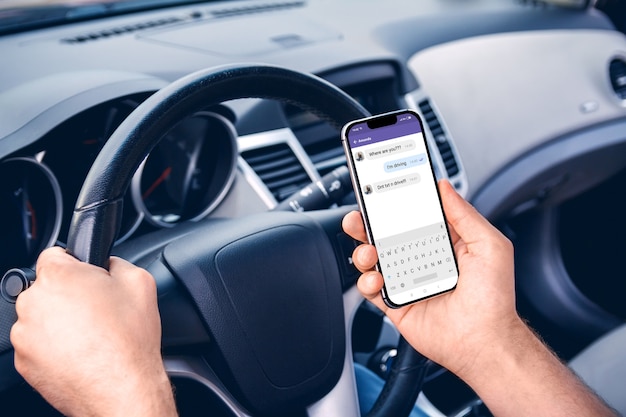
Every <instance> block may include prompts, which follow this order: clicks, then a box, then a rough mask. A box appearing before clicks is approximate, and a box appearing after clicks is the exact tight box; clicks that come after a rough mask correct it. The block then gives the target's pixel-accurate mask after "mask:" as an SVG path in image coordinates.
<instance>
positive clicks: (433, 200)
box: [347, 114, 458, 305]
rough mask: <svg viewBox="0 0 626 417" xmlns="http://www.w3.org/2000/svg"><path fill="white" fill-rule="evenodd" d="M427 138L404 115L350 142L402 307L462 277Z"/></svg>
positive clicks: (392, 289) (363, 127)
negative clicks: (438, 190) (442, 211)
mask: <svg viewBox="0 0 626 417" xmlns="http://www.w3.org/2000/svg"><path fill="white" fill-rule="evenodd" d="M422 135H423V132H422V131H421V127H420V124H419V122H418V120H417V119H416V118H415V116H414V115H412V114H399V115H398V116H397V121H396V123H395V124H392V125H389V126H384V127H379V128H375V129H370V128H369V127H368V126H367V124H366V123H361V124H356V125H354V126H352V127H351V128H350V131H349V132H348V138H347V140H348V141H349V142H350V148H351V152H352V160H353V163H354V167H355V169H356V172H357V177H358V182H359V187H360V188H361V193H362V196H363V202H364V204H365V207H366V211H367V219H368V223H369V228H370V231H371V233H372V236H373V238H374V244H375V245H376V248H377V250H378V257H379V265H380V270H381V273H382V274H383V277H384V278H385V287H386V291H387V296H388V297H389V299H390V300H391V301H392V302H393V303H395V304H399V305H401V304H405V303H407V302H410V301H412V300H414V299H416V298H423V297H428V296H431V295H434V294H437V293H440V292H442V291H445V290H448V289H450V288H453V287H454V286H455V285H456V281H457V276H458V274H457V269H456V265H455V262H454V256H453V253H452V245H451V243H450V238H449V236H448V233H447V228H446V225H445V220H444V217H443V214H442V213H441V205H440V202H439V198H438V196H437V190H436V186H437V184H436V180H435V178H434V176H433V174H432V170H431V168H430V165H429V161H428V152H427V150H426V142H425V140H424V139H423V136H422Z"/></svg>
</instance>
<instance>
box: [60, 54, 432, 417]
mask: <svg viewBox="0 0 626 417" xmlns="http://www.w3.org/2000/svg"><path fill="white" fill-rule="evenodd" d="M240 98H263V99H274V100H278V101H282V102H286V103H290V104H293V105H295V106H298V107H301V108H303V109H306V110H309V111H311V112H313V113H315V114H317V115H319V116H321V117H322V118H324V119H326V120H327V121H329V122H330V123H331V124H333V125H334V126H336V127H337V128H340V127H341V126H343V124H345V123H347V122H348V121H350V120H353V119H357V118H362V117H365V116H368V115H369V113H368V111H367V110H366V109H365V108H363V107H362V106H361V105H360V104H358V103H357V102H356V101H354V100H353V99H352V98H351V97H350V96H348V95H347V94H345V93H344V92H343V91H341V90H340V89H338V88H337V87H335V86H333V85H332V84H330V83H328V82H326V81H324V80H322V79H320V78H318V77H315V76H312V75H309V74H304V73H301V72H297V71H293V70H289V69H285V68H281V67H276V66H270V65H258V64H247V65H230V66H223V67H216V68H209V69H206V70H202V71H198V72H196V73H193V74H190V75H188V76H186V77H183V78H181V79H179V80H177V81H175V82H174V83H172V84H170V85H168V86H167V87H165V88H163V89H162V90H160V91H158V92H157V93H155V94H154V95H152V96H151V97H150V98H148V99H147V100H146V101H145V102H144V103H142V104H141V105H140V106H139V107H138V108H137V109H136V110H135V111H134V112H133V113H132V114H131V115H130V116H129V117H128V118H127V119H126V120H125V121H124V122H123V123H122V124H121V125H120V126H119V128H118V129H117V130H116V131H115V132H114V133H113V135H112V136H111V137H110V138H109V140H108V141H107V143H106V144H105V146H104V147H103V149H102V151H101V152H100V154H99V155H98V157H97V159H96V161H95V162H94V164H93V166H92V168H91V170H90V171H89V173H88V175H87V177H86V179H85V182H84V184H83V187H82V189H81V192H80V195H79V197H78V200H77V203H76V208H75V209H74V214H73V217H72V222H71V225H70V230H69V235H68V243H67V248H66V250H67V252H68V253H69V254H71V255H73V256H74V257H76V258H78V259H79V260H81V261H84V262H88V263H90V264H93V265H96V266H100V267H104V268H107V269H108V259H109V257H110V254H111V249H112V246H113V242H114V241H115V237H116V234H117V231H118V228H119V224H120V220H121V214H122V200H123V196H124V193H125V192H126V190H127V189H128V187H129V185H130V182H131V179H132V176H133V173H134V172H135V171H136V169H137V168H138V167H139V165H140V163H141V162H142V161H143V159H144V158H145V157H146V156H147V155H148V154H149V152H150V151H151V149H152V148H154V146H156V144H157V143H158V142H159V140H160V138H161V137H162V133H163V132H166V131H167V130H168V129H169V128H171V127H173V126H174V124H175V123H176V122H177V121H179V120H182V119H183V117H184V116H186V115H189V114H192V113H193V112H195V111H198V110H201V109H202V108H205V107H207V106H210V105H213V104H219V103H222V102H225V101H229V100H234V99H240ZM424 373H425V359H424V358H423V357H422V356H421V355H420V354H419V353H417V352H415V350H413V349H412V348H411V347H410V346H409V345H408V343H406V341H404V339H403V338H401V340H400V346H399V353H398V356H397V357H396V359H395V361H394V364H393V366H392V369H391V376H390V378H389V379H388V380H387V383H386V384H385V387H384V389H383V392H382V394H381V395H380V397H379V399H378V401H377V402H376V404H375V406H374V408H373V409H372V410H371V411H370V413H369V414H368V416H370V417H390V416H398V415H408V413H409V412H410V410H411V408H412V406H413V404H414V402H415V399H416V398H417V395H418V393H419V391H420V389H421V381H422V380H423V376H424Z"/></svg>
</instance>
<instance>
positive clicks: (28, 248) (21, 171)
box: [0, 158, 63, 274]
mask: <svg viewBox="0 0 626 417" xmlns="http://www.w3.org/2000/svg"><path fill="white" fill-rule="evenodd" d="M0 178H2V180H1V181H0V201H2V204H0V223H1V224H2V226H0V230H1V232H0V247H1V248H2V250H0V274H3V273H4V271H6V270H8V269H10V268H12V267H24V266H27V267H29V266H32V265H33V264H34V263H35V261H36V259H37V256H39V253H40V252H41V251H42V250H43V249H45V248H46V247H48V246H51V245H52V244H54V243H55V241H56V239H57V237H58V235H59V229H60V228H61V213H62V206H63V205H62V202H61V201H62V200H61V192H60V188H59V184H58V182H57V180H56V178H55V177H54V175H53V174H52V172H51V171H50V170H49V169H48V168H47V167H46V166H45V165H43V164H41V163H39V162H38V161H37V160H36V159H34V158H12V159H8V160H6V161H4V162H2V163H0Z"/></svg>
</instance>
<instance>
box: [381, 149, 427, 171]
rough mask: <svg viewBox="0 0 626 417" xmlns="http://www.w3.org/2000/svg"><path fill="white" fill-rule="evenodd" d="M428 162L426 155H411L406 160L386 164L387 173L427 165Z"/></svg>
mask: <svg viewBox="0 0 626 417" xmlns="http://www.w3.org/2000/svg"><path fill="white" fill-rule="evenodd" d="M426 161H427V159H426V154H425V153H421V154H419V155H411V156H407V157H406V158H402V159H396V160H394V161H388V162H385V172H395V171H401V170H403V169H406V168H411V167H414V166H418V165H422V164H425V163H426Z"/></svg>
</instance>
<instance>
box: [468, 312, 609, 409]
mask: <svg viewBox="0 0 626 417" xmlns="http://www.w3.org/2000/svg"><path fill="white" fill-rule="evenodd" d="M508 330H509V333H508V334H507V337H500V338H497V339H496V341H495V343H493V344H491V343H490V344H489V345H488V346H485V347H484V349H482V350H481V352H480V354H478V355H477V358H476V361H475V362H474V363H473V365H472V367H471V369H467V372H466V373H465V374H464V375H460V376H461V377H462V378H463V379H465V381H466V382H467V383H468V384H469V385H470V386H472V388H473V389H474V390H475V391H476V393H477V394H478V395H479V396H480V397H481V399H482V400H483V401H484V402H485V404H486V405H487V406H488V407H489V409H490V410H491V412H492V413H493V414H494V415H496V416H528V415H534V416H574V415H575V416H594V417H599V416H615V415H616V414H615V413H614V412H613V411H612V410H611V409H610V408H609V407H608V406H607V405H606V404H605V403H604V402H603V401H602V400H601V399H600V398H598V397H597V396H596V395H595V394H594V393H593V392H591V390H589V389H588V388H587V387H586V386H585V384H584V383H583V382H581V381H580V379H579V378H578V377H577V376H576V375H575V374H574V373H573V372H572V371H570V369H569V368H567V366H565V365H563V364H562V363H561V361H560V360H559V359H558V358H557V357H556V356H555V355H554V354H553V353H552V352H551V351H550V350H549V349H548V348H547V347H546V346H545V344H544V343H543V342H542V341H541V340H539V339H538V338H537V337H536V335H535V334H534V333H533V332H532V331H531V330H530V329H529V328H528V327H527V326H526V325H525V324H524V323H523V322H522V321H521V320H519V321H518V322H517V323H516V324H515V325H514V326H512V328H510V329H508Z"/></svg>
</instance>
